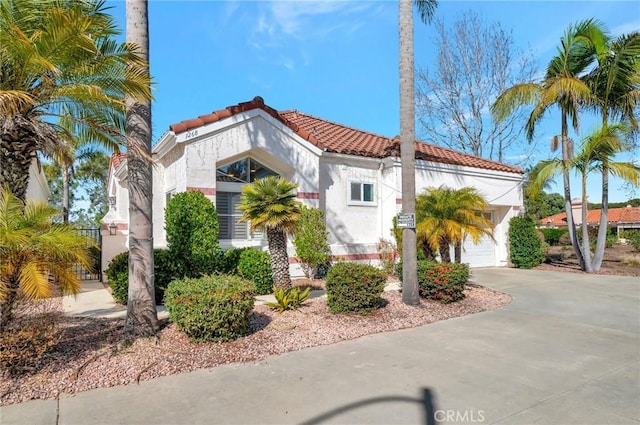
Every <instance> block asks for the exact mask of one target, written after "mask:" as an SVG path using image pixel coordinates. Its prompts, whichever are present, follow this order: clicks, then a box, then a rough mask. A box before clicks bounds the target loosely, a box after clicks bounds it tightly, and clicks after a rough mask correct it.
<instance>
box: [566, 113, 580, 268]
mask: <svg viewBox="0 0 640 425" xmlns="http://www.w3.org/2000/svg"><path fill="white" fill-rule="evenodd" d="M568 134H569V130H568V127H567V113H566V112H565V111H562V135H561V137H562V180H563V184H564V209H565V212H566V213H567V228H568V230H569V238H570V239H571V245H572V246H573V251H574V253H575V254H576V258H577V259H578V264H579V265H580V269H582V270H584V258H583V256H582V251H581V250H580V244H579V242H578V235H577V233H576V227H575V223H574V221H573V211H572V209H571V184H570V181H569V159H570V158H569V136H568Z"/></svg>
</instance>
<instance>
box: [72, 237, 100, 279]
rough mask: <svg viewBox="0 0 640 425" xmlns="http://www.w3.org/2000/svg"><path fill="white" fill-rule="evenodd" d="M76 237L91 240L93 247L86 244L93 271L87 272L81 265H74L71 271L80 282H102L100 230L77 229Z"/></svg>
mask: <svg viewBox="0 0 640 425" xmlns="http://www.w3.org/2000/svg"><path fill="white" fill-rule="evenodd" d="M78 235H80V236H85V237H87V238H88V239H90V240H92V241H93V242H94V244H95V245H92V244H91V243H87V248H88V249H89V254H90V256H91V259H92V261H91V263H92V265H93V270H87V269H85V268H84V267H82V265H81V264H74V265H73V271H74V273H76V274H77V275H78V277H79V278H80V280H102V236H101V235H100V229H78Z"/></svg>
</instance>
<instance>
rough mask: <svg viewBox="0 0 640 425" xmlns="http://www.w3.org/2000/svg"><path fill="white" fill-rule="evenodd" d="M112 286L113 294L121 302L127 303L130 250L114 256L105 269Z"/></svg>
mask: <svg viewBox="0 0 640 425" xmlns="http://www.w3.org/2000/svg"><path fill="white" fill-rule="evenodd" d="M104 272H105V274H106V275H107V279H108V281H109V287H110V288H111V296H113V299H114V300H115V301H116V302H117V303H120V304H126V303H127V298H128V291H129V251H125V252H121V253H120V254H118V255H116V256H115V257H113V259H112V260H111V262H110V263H109V267H107V269H106V270H105V271H104Z"/></svg>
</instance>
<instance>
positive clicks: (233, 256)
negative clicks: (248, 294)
mask: <svg viewBox="0 0 640 425" xmlns="http://www.w3.org/2000/svg"><path fill="white" fill-rule="evenodd" d="M247 249H250V248H229V249H227V250H226V251H225V252H224V255H223V256H222V266H221V268H220V271H221V272H222V273H224V274H238V264H239V263H240V255H241V254H242V253H243V252H244V251H246V250H247Z"/></svg>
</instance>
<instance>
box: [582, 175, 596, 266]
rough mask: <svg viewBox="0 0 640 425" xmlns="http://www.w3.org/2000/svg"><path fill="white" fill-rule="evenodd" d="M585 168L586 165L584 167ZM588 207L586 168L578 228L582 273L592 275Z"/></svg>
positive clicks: (583, 177)
mask: <svg viewBox="0 0 640 425" xmlns="http://www.w3.org/2000/svg"><path fill="white" fill-rule="evenodd" d="M585 167H587V165H585ZM588 206H589V204H588V203H587V170H586V168H585V169H584V170H583V171H582V208H581V210H582V213H581V216H582V217H581V218H582V223H581V224H580V228H581V229H582V255H583V256H584V271H586V272H587V273H592V272H593V270H592V269H591V241H589V223H588V221H587V217H588V213H589V211H588Z"/></svg>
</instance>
